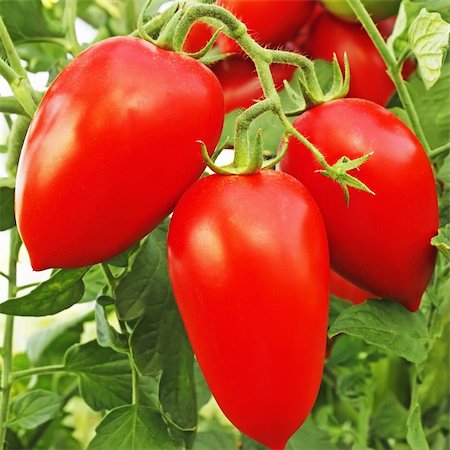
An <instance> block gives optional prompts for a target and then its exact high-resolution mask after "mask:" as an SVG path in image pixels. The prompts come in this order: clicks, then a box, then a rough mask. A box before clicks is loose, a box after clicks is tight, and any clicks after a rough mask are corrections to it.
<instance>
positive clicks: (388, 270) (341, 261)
mask: <svg viewBox="0 0 450 450" xmlns="http://www.w3.org/2000/svg"><path fill="white" fill-rule="evenodd" d="M294 126H295V128H296V129H297V130H298V131H299V132H300V133H302V134H303V135H304V136H307V137H308V139H309V140H310V141H311V142H312V143H313V144H314V145H315V146H317V148H319V149H320V150H321V151H322V152H323V154H324V155H325V157H326V159H327V161H328V162H329V163H330V164H334V163H335V162H336V161H337V160H338V159H339V158H341V157H342V156H344V155H346V156H348V157H349V158H351V159H354V158H357V157H360V156H362V155H364V154H367V153H369V152H373V155H372V156H371V157H370V158H369V160H368V161H367V162H366V163H365V164H363V165H362V166H360V168H359V169H360V170H353V171H351V172H350V174H351V175H354V176H356V177H357V178H358V179H359V180H361V181H362V182H363V183H365V184H366V185H367V186H368V187H369V188H370V189H372V190H373V191H374V192H375V194H376V195H371V194H368V193H365V192H362V191H358V190H355V189H350V205H349V206H348V207H347V206H346V204H345V201H344V196H343V194H342V190H341V188H340V187H339V186H338V184H337V183H335V182H334V181H332V180H330V179H329V178H326V177H324V176H323V175H321V174H319V173H317V172H316V170H317V169H319V168H320V167H319V165H318V163H317V162H316V160H315V159H314V158H313V157H312V155H311V153H310V152H309V151H308V150H307V149H306V148H305V147H304V146H303V145H302V144H300V143H299V141H297V140H296V139H291V140H290V143H289V149H288V151H287V154H286V157H285V158H284V159H283V161H282V162H281V169H282V170H283V171H285V172H287V173H290V174H291V175H293V176H295V177H296V178H298V179H299V180H300V181H301V182H302V183H304V185H305V186H306V188H307V189H308V190H309V191H310V192H311V194H312V195H313V196H314V198H315V200H316V201H317V203H318V205H319V207H320V210H321V212H322V215H323V217H324V221H325V224H326V226H327V231H328V238H329V242H330V257H331V265H332V267H333V269H334V270H336V272H338V273H339V274H341V275H342V276H344V277H345V278H347V279H348V280H350V281H351V282H353V283H355V284H357V285H358V286H360V287H361V288H363V289H367V290H368V291H370V292H373V293H374V294H375V295H377V296H380V297H389V298H391V299H394V300H397V301H398V302H400V303H402V304H403V305H405V306H406V307H407V308H408V309H410V310H411V311H415V310H416V309H417V308H418V307H419V304H420V299H421V296H422V294H423V292H424V290H425V288H426V286H427V284H428V282H429V280H430V278H431V275H432V273H433V268H434V264H435V258H436V252H435V248H434V247H432V246H431V244H430V239H431V238H432V237H433V236H435V235H436V234H437V229H438V207H437V195H436V189H435V182H434V178H433V172H432V170H431V166H430V162H429V160H428V158H427V155H426V154H425V151H424V150H423V148H422V146H421V144H420V143H419V141H418V140H417V138H416V137H415V136H414V134H413V133H412V132H411V131H410V130H409V128H408V127H407V126H406V125H404V124H403V122H401V121H400V120H399V119H398V118H397V117H396V116H394V115H393V114H392V113H390V112H389V111H387V110H386V109H384V108H382V107H380V106H378V105H376V104H374V103H372V102H369V101H367V100H360V99H342V100H335V101H332V102H330V103H326V104H323V105H320V106H317V107H315V108H313V109H311V110H309V111H307V112H306V113H304V114H302V115H301V116H300V117H299V118H298V119H297V120H296V121H295V122H294Z"/></svg>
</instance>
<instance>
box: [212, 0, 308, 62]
mask: <svg viewBox="0 0 450 450" xmlns="http://www.w3.org/2000/svg"><path fill="white" fill-rule="evenodd" d="M217 4H218V5H220V6H223V7H224V8H226V9H228V10H230V11H231V12H232V13H233V14H234V15H235V16H236V17H237V18H239V19H240V20H241V21H242V22H244V23H245V25H247V28H248V31H249V33H250V34H251V35H252V37H253V38H254V39H256V40H257V41H258V42H259V43H260V44H262V45H267V46H269V47H272V48H276V47H279V46H281V45H283V44H285V43H286V42H288V41H289V40H290V39H291V38H293V37H294V36H295V35H296V34H297V33H298V32H299V30H300V28H301V27H302V26H303V24H304V23H305V22H306V21H307V20H308V17H309V15H310V14H311V12H312V10H313V8H314V4H315V2H314V1H305V0H253V1H248V0H218V2H217ZM218 44H219V46H220V48H221V50H222V51H223V52H224V53H228V52H239V51H240V47H239V46H238V45H237V44H236V43H235V42H234V41H233V40H232V39H230V38H228V36H225V35H221V36H220V37H219V39H218Z"/></svg>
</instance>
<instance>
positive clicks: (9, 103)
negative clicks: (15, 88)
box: [0, 96, 27, 116]
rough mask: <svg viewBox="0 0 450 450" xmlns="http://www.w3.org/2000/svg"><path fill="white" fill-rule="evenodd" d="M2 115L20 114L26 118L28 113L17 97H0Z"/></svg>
mask: <svg viewBox="0 0 450 450" xmlns="http://www.w3.org/2000/svg"><path fill="white" fill-rule="evenodd" d="M0 113H4V114H20V115H21V116H26V115H27V113H26V112H25V110H24V109H23V106H22V105H21V104H20V102H19V101H18V100H17V99H16V97H13V96H11V97H0Z"/></svg>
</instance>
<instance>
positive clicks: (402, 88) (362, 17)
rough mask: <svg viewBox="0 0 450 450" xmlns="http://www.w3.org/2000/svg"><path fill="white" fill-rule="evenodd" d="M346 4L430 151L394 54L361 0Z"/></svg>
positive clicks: (415, 130) (353, 0)
mask: <svg viewBox="0 0 450 450" xmlns="http://www.w3.org/2000/svg"><path fill="white" fill-rule="evenodd" d="M347 2H348V4H349V5H350V7H351V8H352V10H353V12H354V13H355V14H356V17H357V18H358V20H359V21H360V22H361V24H362V26H363V27H364V28H365V30H366V31H367V34H368V35H369V36H370V38H371V39H372V42H373V43H374V45H375V47H376V48H377V50H378V52H379V54H380V55H381V57H382V58H383V61H384V62H385V64H386V67H387V70H388V74H389V76H390V78H391V80H392V81H393V83H394V85H395V88H396V89H397V93H398V96H399V98H400V101H401V103H402V105H403V108H404V109H405V111H406V113H407V115H408V118H409V120H410V122H411V127H412V129H413V131H414V133H415V134H416V136H417V137H418V138H419V140H420V141H421V143H422V145H423V147H424V148H425V150H426V152H427V153H429V152H430V150H431V149H430V144H429V143H428V140H427V138H426V136H425V133H424V131H423V128H422V125H421V123H420V120H419V116H418V115H417V111H416V108H415V107H414V103H413V101H412V99H411V96H410V95H409V91H408V88H407V87H406V82H405V80H404V79H403V77H402V72H401V67H399V64H398V62H397V60H396V58H395V56H394V55H393V54H392V53H391V51H390V50H389V48H388V46H387V45H386V42H385V41H384V39H383V37H382V36H381V34H380V32H379V31H378V28H377V27H376V26H375V23H374V22H373V20H372V18H371V17H370V15H369V13H368V12H367V10H366V9H365V8H364V5H363V4H362V2H361V0H347Z"/></svg>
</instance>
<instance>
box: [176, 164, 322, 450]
mask: <svg viewBox="0 0 450 450" xmlns="http://www.w3.org/2000/svg"><path fill="white" fill-rule="evenodd" d="M168 259H169V274H170V278H171V281H172V286H173V289H174V294H175V299H176V301H177V304H178V307H179V309H180V312H181V316H182V318H183V321H184V324H185V326H186V330H187V333H188V336H189V339H190V341H191V344H192V347H193V349H194V352H195V354H196V356H197V359H198V362H199V364H200V367H201V369H202V371H203V374H204V375H205V378H206V381H207V382H208V384H209V387H210V388H211V391H212V393H213V395H214V396H215V398H216V400H217V401H218V403H219V405H220V407H221V408H222V410H223V412H224V413H225V415H226V416H227V417H228V418H229V419H230V420H231V422H233V424H234V425H235V426H237V427H238V428H239V429H240V430H241V431H242V432H244V433H246V434H247V435H249V436H250V437H252V438H253V439H256V440H257V441H259V442H261V443H263V444H264V445H267V446H268V447H270V448H271V449H277V450H280V449H283V448H284V446H285V444H286V441H287V440H288V439H289V437H290V436H291V435H292V434H293V433H294V432H295V430H296V429H297V428H298V427H299V426H300V425H301V424H302V423H303V421H304V420H305V418H306V417H307V415H308V414H309V412H310V410H311V408H312V406H313V404H314V401H315V398H316V395H317V392H318V389H319V385H320V380H321V375H322V369H323V363H324V354H325V345H326V329H327V314H328V276H329V263H328V247H327V239H326V234H325V229H324V225H323V221H322V218H321V216H320V213H319V210H318V208H317V205H316V204H315V202H314V200H313V199H312V197H311V195H310V194H309V193H308V191H307V190H306V189H305V188H304V186H303V185H302V184H301V183H299V182H298V181H297V180H295V179H294V178H292V177H290V176H288V175H286V174H283V173H280V172H275V171H263V172H262V173H258V174H254V175H241V176H234V175H231V176H228V175H227V176H221V175H212V176H208V177H206V178H203V179H202V180H200V181H198V182H197V183H195V184H194V185H193V186H191V187H190V188H189V189H188V191H186V193H185V194H184V195H183V197H182V198H181V200H180V201H179V203H178V204H177V206H176V208H175V211H174V214H173V217H172V221H171V224H170V228H169V236H168Z"/></svg>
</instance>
